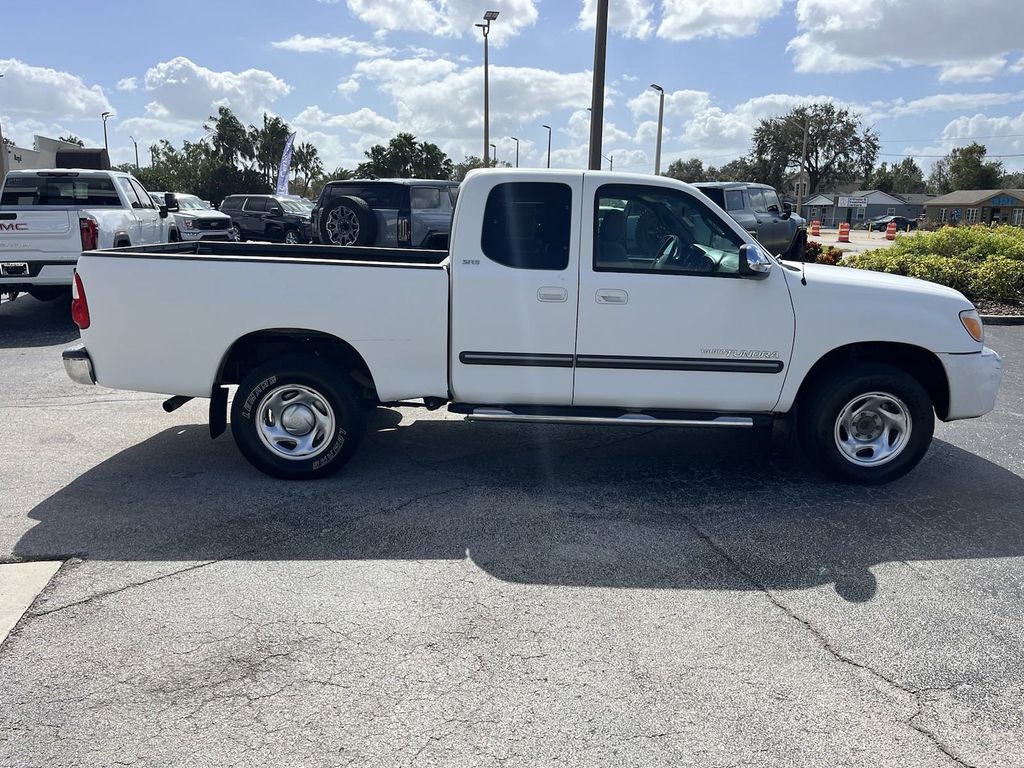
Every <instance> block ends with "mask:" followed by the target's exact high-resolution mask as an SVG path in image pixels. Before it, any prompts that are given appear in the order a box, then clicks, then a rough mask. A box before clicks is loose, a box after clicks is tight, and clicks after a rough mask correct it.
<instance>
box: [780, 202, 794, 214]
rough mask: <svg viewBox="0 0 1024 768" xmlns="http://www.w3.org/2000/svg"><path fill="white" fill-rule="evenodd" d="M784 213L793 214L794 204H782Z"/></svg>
mask: <svg viewBox="0 0 1024 768" xmlns="http://www.w3.org/2000/svg"><path fill="white" fill-rule="evenodd" d="M782 212H783V213H792V212H793V204H792V203H783V204H782Z"/></svg>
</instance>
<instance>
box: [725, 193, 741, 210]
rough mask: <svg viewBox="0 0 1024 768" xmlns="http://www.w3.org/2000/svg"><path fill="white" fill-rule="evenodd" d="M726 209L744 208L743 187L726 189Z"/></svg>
mask: <svg viewBox="0 0 1024 768" xmlns="http://www.w3.org/2000/svg"><path fill="white" fill-rule="evenodd" d="M725 210H727V211H742V210H743V190H742V189H727V190H726V191H725Z"/></svg>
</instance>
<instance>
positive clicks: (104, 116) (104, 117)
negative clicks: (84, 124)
mask: <svg viewBox="0 0 1024 768" xmlns="http://www.w3.org/2000/svg"><path fill="white" fill-rule="evenodd" d="M112 114H114V113H113V112H104V113H103V114H101V115H100V118H101V119H102V120H103V149H105V150H106V151H107V154H108V155H109V154H110V145H109V144H108V143H107V120H109V119H110V116H111V115H112Z"/></svg>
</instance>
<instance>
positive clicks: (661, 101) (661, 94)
mask: <svg viewBox="0 0 1024 768" xmlns="http://www.w3.org/2000/svg"><path fill="white" fill-rule="evenodd" d="M651 88H653V89H654V90H656V91H657V92H658V143H657V145H656V148H655V150H654V175H655V176H660V175H661V132H662V129H663V128H664V127H665V89H664V88H662V87H661V86H660V85H655V84H654V83H651Z"/></svg>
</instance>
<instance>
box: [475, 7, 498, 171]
mask: <svg viewBox="0 0 1024 768" xmlns="http://www.w3.org/2000/svg"><path fill="white" fill-rule="evenodd" d="M496 18H498V12H497V11H487V12H486V13H485V14H484V23H483V24H477V26H478V27H479V28H480V31H481V32H483V33H484V156H483V161H484V167H485V168H486V167H487V165H488V163H487V155H488V151H487V150H488V147H489V146H490V144H491V124H490V123H491V89H490V82H489V74H488V71H487V70H488V64H489V62H488V52H487V36H488V35H489V34H490V33H491V22H492V21H494V20H495V19H496Z"/></svg>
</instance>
